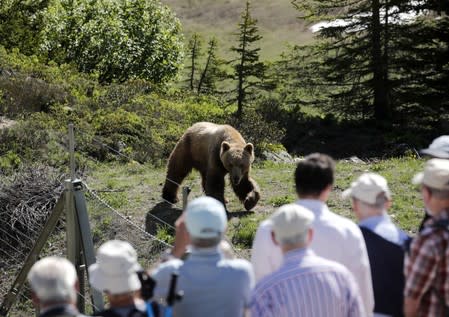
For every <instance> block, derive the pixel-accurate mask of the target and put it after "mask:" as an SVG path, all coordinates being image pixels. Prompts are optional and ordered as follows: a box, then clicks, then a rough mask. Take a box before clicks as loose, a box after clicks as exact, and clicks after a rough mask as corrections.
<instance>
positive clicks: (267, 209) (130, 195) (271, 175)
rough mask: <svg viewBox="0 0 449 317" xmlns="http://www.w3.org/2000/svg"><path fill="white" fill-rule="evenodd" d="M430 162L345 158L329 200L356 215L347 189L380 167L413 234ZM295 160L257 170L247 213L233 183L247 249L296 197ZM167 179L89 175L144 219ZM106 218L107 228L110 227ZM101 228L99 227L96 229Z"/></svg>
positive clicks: (234, 223) (395, 212) (232, 226)
mask: <svg viewBox="0 0 449 317" xmlns="http://www.w3.org/2000/svg"><path fill="white" fill-rule="evenodd" d="M423 163H424V161H423V160H418V159H415V158H414V157H405V158H395V159H388V160H378V161H372V162H367V163H354V162H351V161H349V160H341V161H339V162H338V163H337V171H336V182H335V186H334V190H333V192H332V193H331V195H330V198H329V201H328V205H329V207H330V208H331V209H332V210H333V211H335V212H336V213H338V214H341V215H344V216H346V217H350V218H351V219H354V216H353V214H352V212H351V206H350V202H349V201H347V200H344V199H342V198H341V197H340V196H341V193H342V191H343V190H344V189H346V188H348V187H349V186H350V184H351V182H352V181H353V180H354V179H355V178H356V177H358V176H359V175H360V174H361V173H363V172H376V173H379V174H381V175H383V176H384V177H385V178H386V179H387V180H388V182H389V186H390V189H391V191H392V193H393V205H392V208H391V209H390V215H391V217H392V219H393V221H394V222H395V223H396V224H398V226H399V227H401V228H403V229H404V230H406V231H408V232H409V233H411V234H413V233H415V232H416V231H417V227H418V225H419V222H420V220H421V218H422V213H423V211H422V210H423V204H422V202H421V200H420V196H419V193H418V191H417V190H416V188H415V187H414V185H412V184H411V179H412V177H413V175H414V174H415V173H417V172H418V171H420V169H421V168H422V166H423ZM294 169H295V165H294V164H277V163H272V162H261V163H257V164H255V165H254V167H253V169H252V176H253V178H254V179H255V180H256V181H257V182H258V183H259V186H260V188H261V196H262V198H261V200H260V202H259V204H258V205H257V206H256V208H255V209H254V212H252V213H249V214H248V213H245V212H244V209H243V206H242V204H241V203H240V202H239V201H238V199H237V198H236V196H235V195H234V194H233V192H232V190H231V189H230V186H227V187H226V192H225V196H226V198H227V199H228V201H229V202H228V209H229V210H230V211H231V215H232V216H234V217H231V220H230V222H229V226H228V237H229V239H230V241H232V242H233V243H235V244H237V245H238V246H239V247H241V248H250V247H251V241H252V239H253V237H254V233H255V230H256V229H257V226H258V224H259V222H260V221H262V220H263V219H266V218H267V217H269V215H270V214H271V213H272V212H274V211H275V210H276V208H277V207H279V206H280V205H282V204H285V203H290V202H294V201H295V200H296V195H295V191H294V181H293V172H294ZM164 179H165V168H154V167H152V166H149V165H138V164H125V165H124V164H118V163H114V164H105V165H98V166H96V167H95V168H94V169H92V170H91V171H90V172H89V173H88V176H87V178H86V181H87V183H88V184H89V186H90V187H91V188H93V189H97V190H102V189H104V190H116V191H119V192H107V191H106V192H102V193H101V195H102V197H103V198H104V199H105V200H106V201H112V203H111V204H113V207H114V208H116V209H117V210H119V211H120V212H122V213H123V214H125V215H127V216H130V217H132V219H134V221H137V222H138V223H143V222H144V221H145V220H144V219H145V215H146V213H147V212H148V211H149V210H151V208H152V207H153V206H155V205H156V204H158V203H159V202H161V198H160V196H161V190H162V186H163V182H164ZM200 184H201V181H200V178H199V175H198V173H196V172H194V173H192V174H191V175H190V176H189V177H188V178H187V179H186V180H185V181H184V183H183V185H188V186H189V187H191V189H192V192H191V194H190V195H189V200H191V199H193V198H195V197H198V196H200V195H202V189H201V185H200ZM105 222H106V223H102V228H101V229H100V230H103V229H104V227H106V226H107V223H108V221H107V219H105ZM94 230H95V229H94ZM158 236H159V237H160V238H162V239H163V240H165V241H172V240H171V239H172V232H171V231H170V230H166V229H163V230H162V231H161V232H160V233H158Z"/></svg>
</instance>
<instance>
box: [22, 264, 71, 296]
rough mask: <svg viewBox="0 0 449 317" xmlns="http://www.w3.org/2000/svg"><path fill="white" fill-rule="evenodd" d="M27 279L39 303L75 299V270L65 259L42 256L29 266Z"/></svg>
mask: <svg viewBox="0 0 449 317" xmlns="http://www.w3.org/2000/svg"><path fill="white" fill-rule="evenodd" d="M27 279H28V282H29V283H30V285H31V289H32V290H33V292H34V293H35V295H36V297H37V298H38V299H39V301H40V303H41V304H53V303H70V302H75V301H76V289H75V284H76V281H77V275H76V270H75V267H74V266H73V264H72V263H71V262H70V261H69V260H67V259H64V258H60V257H46V258H43V259H41V260H39V261H37V262H36V263H35V264H34V265H33V266H32V267H31V270H30V272H29V273H28V276H27Z"/></svg>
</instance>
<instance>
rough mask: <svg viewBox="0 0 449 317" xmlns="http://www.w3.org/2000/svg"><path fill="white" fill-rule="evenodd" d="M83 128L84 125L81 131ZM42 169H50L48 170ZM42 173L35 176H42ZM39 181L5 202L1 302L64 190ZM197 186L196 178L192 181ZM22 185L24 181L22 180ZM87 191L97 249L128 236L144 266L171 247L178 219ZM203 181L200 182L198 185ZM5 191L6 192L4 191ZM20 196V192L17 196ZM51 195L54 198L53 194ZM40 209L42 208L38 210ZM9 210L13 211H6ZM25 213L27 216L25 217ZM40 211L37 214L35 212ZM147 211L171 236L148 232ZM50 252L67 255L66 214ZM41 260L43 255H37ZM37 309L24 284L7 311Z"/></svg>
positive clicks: (0, 234)
mask: <svg viewBox="0 0 449 317" xmlns="http://www.w3.org/2000/svg"><path fill="white" fill-rule="evenodd" d="M79 132H81V133H83V132H82V131H79ZM94 142H95V143H97V144H100V145H102V146H104V147H105V148H107V149H109V150H110V151H111V152H113V153H114V154H115V155H118V156H122V157H125V158H127V159H132V158H130V157H128V156H126V155H124V154H123V153H120V152H119V151H117V150H115V149H112V148H111V147H109V146H107V145H106V144H104V143H103V142H101V140H100V139H99V138H98V137H95V138H94ZM40 173H42V174H45V171H41V172H40ZM39 176H40V175H37V176H36V177H35V179H41V178H42V177H39ZM166 180H167V181H169V182H173V183H175V184H177V185H179V184H178V183H176V182H174V181H173V180H170V179H166ZM33 181H34V187H33V188H32V189H33V191H29V192H30V193H31V194H30V195H29V196H27V197H25V198H24V199H23V200H22V201H21V202H20V204H18V207H11V208H9V206H4V208H3V209H1V208H0V216H1V217H0V278H1V281H2V282H1V283H0V304H1V303H2V302H3V300H4V298H5V296H6V294H7V292H8V291H9V290H10V288H11V285H12V284H13V282H14V280H15V278H16V277H17V275H18V273H19V271H20V269H21V268H22V266H23V264H24V261H25V259H26V257H27V256H28V254H29V253H30V250H31V249H32V247H33V245H34V243H35V242H36V239H37V237H38V236H39V234H40V233H41V232H42V230H43V226H44V223H45V219H46V217H47V216H48V214H42V213H41V214H40V213H39V212H40V211H42V210H47V209H51V206H53V205H54V204H55V203H56V199H57V197H58V195H59V193H60V192H61V186H62V185H61V183H60V184H59V189H58V191H54V192H50V193H49V194H47V196H46V198H47V200H45V198H43V197H42V195H40V192H39V191H40V190H41V189H42V187H44V186H47V187H49V188H52V186H53V188H54V187H55V185H54V184H46V185H45V181H44V179H43V178H42V182H43V183H39V182H36V181H35V180H33ZM23 183H24V184H30V183H33V182H31V181H28V180H27V181H26V182H25V181H24V182H23ZM190 185H191V186H192V184H190ZM20 186H21V185H20ZM84 187H85V197H86V203H87V209H88V214H89V218H90V219H89V220H90V227H91V228H92V236H93V244H94V249H95V250H97V249H98V248H99V246H100V245H101V244H103V243H104V242H106V241H108V240H111V239H120V240H126V241H128V242H129V243H130V244H131V245H132V246H133V247H134V248H135V249H136V251H137V254H138V259H139V262H140V264H141V265H142V266H143V267H144V268H150V267H152V266H153V265H154V264H155V263H156V262H157V261H158V260H159V258H160V254H161V253H162V252H163V251H165V250H166V249H167V248H169V247H171V245H170V243H169V241H168V240H167V238H170V236H171V237H173V236H174V234H175V228H174V226H173V224H171V223H169V222H168V221H167V220H164V219H162V218H161V217H159V216H158V215H156V214H153V213H151V211H150V212H145V213H142V215H140V216H139V215H133V216H129V215H124V214H123V213H122V212H120V211H119V210H117V209H115V208H113V207H112V206H111V204H110V203H109V202H108V201H107V199H106V197H107V195H106V193H102V192H100V191H99V192H96V191H95V190H93V189H91V188H90V187H89V186H88V185H87V184H85V183H84ZM194 187H198V186H194ZM195 189H197V190H196V192H191V193H190V196H189V200H192V199H194V198H195V197H199V196H202V195H203V192H202V189H199V188H195ZM19 192H20V188H19V189H18V190H12V191H11V192H10V193H9V195H19ZM3 194H4V193H2V192H0V203H2V198H4V197H2V195H3ZM3 196H4V195H3ZM19 198H20V197H19V196H17V199H19ZM50 198H51V199H50ZM162 202H164V203H165V204H166V205H167V206H168V208H176V209H178V210H182V206H181V205H180V203H178V204H172V203H170V202H168V201H166V200H164V199H162V198H161V200H160V203H162ZM36 210H38V213H37V214H36ZM4 215H7V216H8V217H5V216H4ZM24 215H25V217H24ZM36 215H37V216H36ZM145 216H147V217H149V218H150V221H152V222H153V223H154V224H156V226H157V227H158V228H162V229H165V230H166V231H167V232H168V233H169V237H167V236H159V235H157V236H155V235H153V234H150V233H149V232H146V230H145V225H144V224H145V219H144V217H145ZM24 228H26V230H24ZM227 241H228V242H229V244H230V246H231V248H232V249H233V251H234V253H235V255H236V256H238V257H242V258H248V252H247V251H248V250H238V249H236V248H235V247H234V246H233V245H232V243H231V242H230V241H229V240H227ZM45 256H61V257H67V248H66V220H65V214H64V213H63V217H62V218H61V219H60V220H59V222H58V224H57V226H56V228H55V230H54V232H52V234H51V235H50V237H49V239H48V240H47V242H46V244H45V246H44V248H43V250H42V251H41V253H40V254H39V257H38V258H43V257H45ZM36 260H38V259H36ZM82 278H83V281H80V282H81V285H84V288H85V294H84V295H82V294H79V295H80V297H82V298H83V300H84V302H85V307H86V313H88V314H90V313H92V312H93V311H94V307H93V306H92V304H91V300H90V288H89V282H88V277H87V272H86V273H85V274H83V275H82ZM33 314H34V309H33V306H32V302H31V290H30V288H29V285H27V284H25V285H23V288H22V291H21V292H20V294H19V295H18V297H17V300H16V302H15V303H14V306H13V307H12V308H11V310H10V311H9V314H8V316H13V317H16V316H32V315H33Z"/></svg>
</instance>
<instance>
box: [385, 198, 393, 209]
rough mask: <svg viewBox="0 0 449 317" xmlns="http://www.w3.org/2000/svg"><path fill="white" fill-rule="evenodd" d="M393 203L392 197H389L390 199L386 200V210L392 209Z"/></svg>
mask: <svg viewBox="0 0 449 317" xmlns="http://www.w3.org/2000/svg"><path fill="white" fill-rule="evenodd" d="M391 205H392V202H391V199H388V200H387V201H386V202H385V209H386V210H388V209H390V208H391Z"/></svg>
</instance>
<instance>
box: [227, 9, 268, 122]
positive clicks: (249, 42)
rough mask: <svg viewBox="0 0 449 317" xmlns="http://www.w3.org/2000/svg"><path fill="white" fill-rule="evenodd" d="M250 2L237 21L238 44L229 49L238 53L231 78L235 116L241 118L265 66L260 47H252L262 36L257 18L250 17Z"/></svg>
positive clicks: (260, 80) (261, 77)
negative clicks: (234, 91)
mask: <svg viewBox="0 0 449 317" xmlns="http://www.w3.org/2000/svg"><path fill="white" fill-rule="evenodd" d="M250 9H251V6H250V2H249V1H247V2H246V6H245V10H244V11H243V13H242V16H241V21H240V23H239V32H238V33H237V34H236V35H237V36H238V37H239V39H238V45H237V46H234V47H232V48H231V50H232V51H233V52H235V53H237V54H238V58H237V59H235V60H234V61H232V62H233V63H234V74H233V78H234V80H236V81H237V88H236V93H237V97H236V100H237V112H236V117H237V118H241V117H242V112H243V108H244V105H245V102H246V100H247V97H248V95H249V94H251V92H252V91H251V90H252V89H253V88H254V87H256V86H257V85H258V84H260V83H261V82H262V80H263V78H264V73H265V66H264V64H263V63H262V62H260V61H259V51H260V47H254V46H255V44H256V42H257V41H259V40H260V39H261V38H262V36H261V35H260V34H259V30H258V27H257V20H256V19H254V18H252V16H251V12H250Z"/></svg>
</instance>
